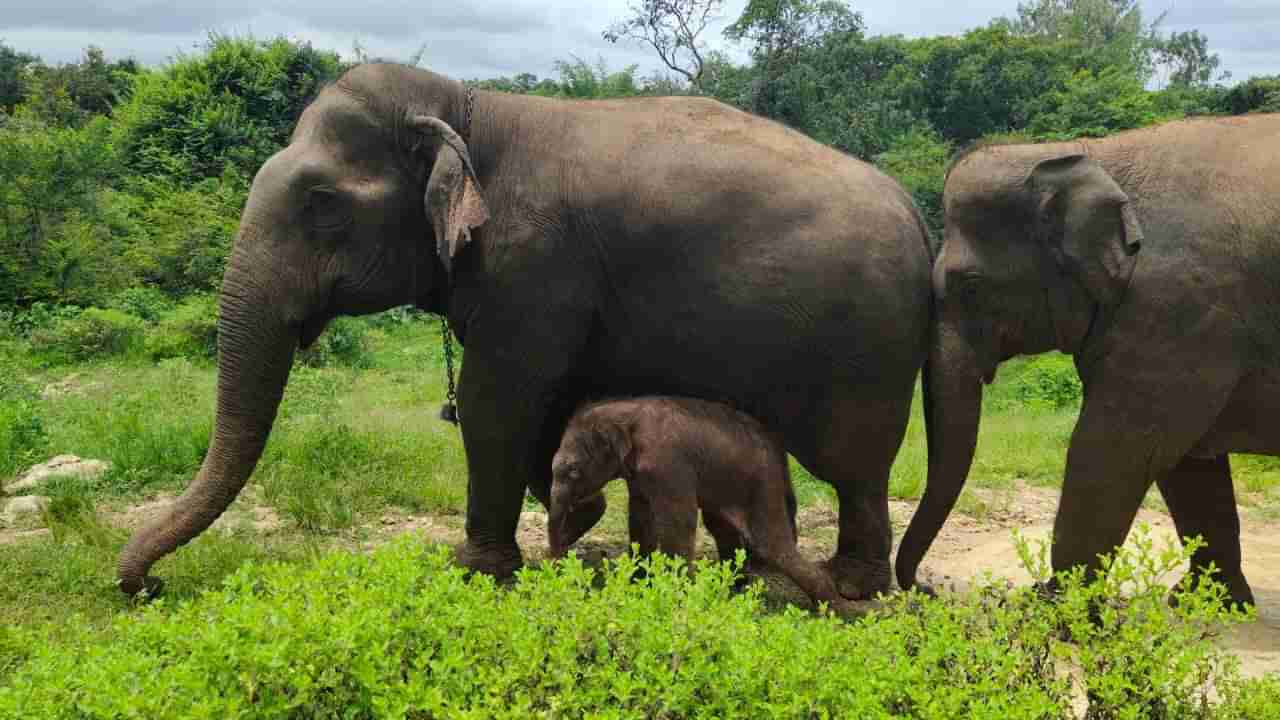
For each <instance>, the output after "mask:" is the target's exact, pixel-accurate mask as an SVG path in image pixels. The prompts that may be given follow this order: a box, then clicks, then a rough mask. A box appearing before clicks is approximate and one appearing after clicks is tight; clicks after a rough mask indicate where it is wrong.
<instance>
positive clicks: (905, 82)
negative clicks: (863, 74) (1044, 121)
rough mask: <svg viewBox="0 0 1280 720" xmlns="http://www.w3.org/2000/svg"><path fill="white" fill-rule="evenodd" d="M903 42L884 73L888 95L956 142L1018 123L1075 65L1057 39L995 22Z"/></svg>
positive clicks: (1016, 127) (1027, 117)
mask: <svg viewBox="0 0 1280 720" xmlns="http://www.w3.org/2000/svg"><path fill="white" fill-rule="evenodd" d="M904 47H905V54H906V59H905V61H904V62H902V63H899V64H897V65H895V66H894V68H893V69H892V71H891V72H890V74H889V82H890V83H891V84H892V85H893V88H892V89H891V90H890V91H889V93H890V95H891V96H892V97H896V98H899V100H900V102H901V103H902V104H903V106H904V107H905V108H906V109H908V110H909V111H910V112H911V113H913V114H915V115H918V116H919V117H922V118H924V119H926V120H928V121H929V124H930V125H932V126H933V127H934V128H935V129H936V130H937V131H938V132H939V133H940V134H941V135H942V137H943V138H944V139H946V140H947V141H950V142H953V143H957V144H963V143H967V142H970V141H973V140H976V139H978V138H980V137H983V136H985V135H990V134H993V133H1007V132H1018V131H1020V130H1024V129H1025V128H1026V127H1027V126H1028V125H1029V124H1030V122H1031V119H1032V117H1033V116H1034V115H1036V114H1037V113H1038V112H1039V109H1040V105H1041V104H1042V101H1043V98H1044V97H1045V96H1046V95H1047V94H1049V93H1050V92H1052V91H1053V90H1055V89H1056V88H1060V87H1061V86H1062V85H1063V84H1064V83H1065V82H1066V80H1067V78H1069V77H1070V76H1071V74H1072V72H1073V71H1074V69H1075V62H1074V60H1073V58H1072V53H1071V51H1070V49H1069V48H1068V47H1067V46H1065V45H1064V44H1062V43H1056V42H1048V41H1045V40H1043V39H1040V38H1033V37H1028V36H1025V35H1023V36H1020V35H1017V34H1015V33H1014V32H1013V31H1012V30H1011V29H1010V28H1009V27H1008V25H1007V24H1002V23H993V24H992V25H990V26H988V27H985V28H978V29H975V30H971V31H969V32H967V33H965V34H964V35H962V36H958V37H957V36H941V37H934V38H921V39H918V40H911V41H906V42H905V43H904Z"/></svg>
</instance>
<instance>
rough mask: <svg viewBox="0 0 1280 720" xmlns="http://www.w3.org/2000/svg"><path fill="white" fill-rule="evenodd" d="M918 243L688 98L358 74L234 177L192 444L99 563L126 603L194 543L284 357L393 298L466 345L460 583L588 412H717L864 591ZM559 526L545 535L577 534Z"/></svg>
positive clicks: (801, 139)
mask: <svg viewBox="0 0 1280 720" xmlns="http://www.w3.org/2000/svg"><path fill="white" fill-rule="evenodd" d="M929 267H930V258H929V249H928V246H927V242H926V234H925V231H924V229H923V225H922V223H921V221H920V217H919V215H918V214H917V212H916V211H915V209H914V207H913V205H912V203H911V200H910V198H909V196H908V195H907V194H906V193H905V192H904V191H903V190H902V189H901V187H900V186H899V185H897V184H896V183H895V182H894V181H893V180H891V179H890V178H889V177H887V176H885V175H883V174H882V173H880V172H878V171H877V170H875V169H874V168H872V167H871V166H869V165H867V164H864V163H862V162H859V161H857V160H855V159H852V158H849V157H847V156H845V155H842V154H840V153H839V152H837V151H835V150H832V149H830V148H827V147H825V146H823V145H821V144H819V143H817V142H814V141H812V140H810V139H808V138H806V137H805V136H803V135H801V134H800V133H797V132H794V131H792V130H789V129H786V128H784V127H782V126H781V125H778V124H775V123H773V122H769V121H767V120H764V119H761V118H758V117H753V116H751V115H749V114H747V113H743V112H740V111H738V110H735V109H733V108H730V107H728V106H725V105H723V104H720V103H718V102H714V101H712V100H707V99H697V98H647V99H631V100H621V101H565V100H555V99H548V98H539V97H530V96H516V95H509V94H503V93H497V92H483V91H473V90H469V89H468V88H467V87H465V86H464V85H462V84H461V83H458V82H456V81H453V80H451V79H448V78H445V77H442V76H440V75H437V74H433V73H430V72H427V71H424V70H420V69H414V68H407V67H404V66H398V65H392V64H367V65H362V66H359V67H356V68H354V69H352V70H350V71H349V72H348V73H346V74H345V75H344V76H343V77H342V78H341V79H340V80H338V81H337V82H336V83H335V84H333V85H332V86H330V87H328V88H326V89H325V90H324V91H323V92H321V93H320V95H319V96H318V97H317V99H316V100H315V101H314V102H313V103H312V104H311V105H310V106H309V107H308V108H307V109H306V110H305V112H303V114H302V116H301V117H300V118H299V120H298V124H297V127H296V128H295V130H294V132H293V135H292V138H291V140H290V143H289V145H288V146H287V147H286V148H284V149H283V150H281V151H280V152H279V153H277V154H276V155H274V156H273V157H272V158H271V159H269V160H268V161H267V162H266V163H265V164H264V165H263V166H262V168H261V169H260V170H259V172H258V174H257V176H256V177H255V178H254V181H253V186H252V189H251V191H250V193H249V198H248V201H247V204H246V206H245V208H244V212H243V215H242V218H241V223H240V231H239V235H238V237H237V238H236V241H235V244H234V247H233V248H232V251H231V255H230V257H229V259H228V262H227V269H226V274H225V276H224V279H223V284H222V291H221V297H220V308H221V317H220V320H219V327H218V331H219V332H218V351H219V353H218V355H219V357H218V393H217V414H216V422H215V426H214V433H213V438H212V441H211V445H210V448H209V451H208V454H207V455H206V456H205V459H204V463H203V465H202V466H201V468H200V471H199V473H198V475H197V476H196V477H195V479H194V480H193V482H192V483H191V485H190V486H189V487H188V488H187V490H186V491H185V492H184V493H183V495H182V496H181V497H180V498H178V499H177V500H176V501H175V502H174V504H173V505H172V509H171V510H170V511H169V512H168V513H167V515H165V516H164V517H163V518H161V519H159V520H157V521H155V522H152V523H150V524H148V525H147V526H145V527H143V528H141V529H140V530H139V531H137V532H136V533H135V534H134V535H133V537H132V538H131V539H130V541H129V543H128V545H127V547H126V548H125V549H124V551H123V553H122V555H121V557H120V561H119V580H120V587H121V588H122V589H123V590H124V592H126V593H128V594H133V593H136V592H138V591H140V590H142V589H143V588H150V589H158V580H157V579H154V578H149V577H148V575H147V573H148V570H149V568H150V567H151V565H152V564H153V563H154V562H155V561H156V560H157V559H159V558H160V557H162V556H164V555H165V554H167V553H169V552H171V551H173V550H174V549H176V548H177V547H179V546H180V545H182V544H184V543H186V542H188V541H190V540H191V539H192V538H194V537H195V536H196V535H198V534H199V533H200V532H202V531H203V530H205V529H206V528H207V527H208V526H209V525H210V524H211V523H212V522H213V521H214V520H215V519H216V518H217V517H218V515H219V514H220V513H222V512H223V510H224V509H225V508H226V507H227V505H228V504H229V503H230V502H231V501H232V499H234V498H235V496H236V494H237V493H238V492H239V491H240V489H241V488H242V487H243V485H244V483H245V481H246V480H247V478H248V477H249V476H250V474H251V472H252V471H253V469H254V466H255V465H256V463H257V461H258V459H259V456H260V455H261V453H262V450H263V446H264V444H265V442H266V440H267V436H268V434H269V433H270V431H271V426H272V422H273V420H274V418H275V414H276V411H277V408H278V405H279V402H280V399H281V396H282V393H283V390H284V387H285V383H286V381H287V379H288V375H289V370H290V367H291V364H292V358H293V354H294V350H295V348H297V347H299V346H302V347H306V346H307V345H308V344H309V343H311V342H312V341H314V340H315V339H316V337H317V336H319V335H320V333H321V331H322V330H323V329H324V327H325V323H326V322H327V321H328V320H330V319H331V318H332V317H334V316H335V315H339V314H361V313H371V312H375V311H379V310H383V309H386V308H390V307H393V306H397V305H401V304H406V303H414V304H416V305H418V306H419V307H422V308H424V309H426V310H429V311H432V312H436V313H441V314H445V315H446V316H447V318H448V321H449V323H450V325H451V327H452V328H453V330H454V331H455V332H456V334H457V336H458V338H459V339H460V340H461V342H463V343H464V344H465V347H466V363H465V365H464V367H463V368H462V373H461V378H460V385H459V389H458V401H459V406H458V411H459V415H460V418H461V428H462V437H463V442H464V445H465V451H466V458H467V470H468V487H467V517H466V540H465V542H463V543H462V544H461V545H460V546H459V547H458V548H457V551H456V555H457V559H458V561H459V562H460V563H461V564H463V565H465V566H467V567H469V568H471V569H474V570H479V571H483V572H486V573H491V574H493V575H496V576H499V577H503V576H508V575H510V574H511V573H513V572H514V571H515V570H516V569H517V568H518V567H519V566H520V565H521V562H522V558H521V553H520V549H519V547H518V546H517V544H516V539H515V531H516V524H517V521H518V519H519V516H520V508H521V503H522V499H523V496H524V493H525V490H526V488H527V489H528V490H529V491H531V492H532V493H533V495H534V496H536V497H537V498H538V499H539V500H541V501H542V503H543V504H544V505H545V504H546V503H547V502H548V491H549V487H550V480H551V458H552V455H553V454H554V452H555V449H556V447H557V445H558V442H559V439H560V433H561V432H562V431H563V429H564V425H565V422H566V420H567V418H568V417H569V414H570V412H571V411H572V409H573V407H574V405H575V404H576V403H577V402H578V401H580V400H581V399H582V398H584V397H586V396H588V395H589V394H594V393H600V392H609V393H629V392H643V393H667V394H683V395H693V396H700V397H706V398H711V399H718V400H723V401H727V402H731V403H732V404H734V405H736V406H738V407H740V408H742V409H744V410H746V411H748V412H750V413H752V414H754V415H756V416H758V417H759V418H760V419H761V420H762V421H763V422H765V423H766V424H767V425H769V426H771V427H773V428H777V429H778V430H779V431H781V433H782V434H783V436H784V437H785V441H786V443H787V448H788V450H789V451H790V452H791V453H793V454H794V455H796V456H797V457H798V458H799V460H800V461H801V462H802V463H803V464H804V465H805V466H806V467H808V468H809V469H811V470H812V471H813V472H814V474H816V475H817V476H819V477H821V478H823V479H825V480H826V481H828V482H830V483H833V484H834V485H835V487H836V489H837V490H838V496H839V498H840V538H839V545H838V548H837V552H836V554H835V556H834V558H833V559H832V562H831V567H832V568H833V570H834V571H835V573H836V576H837V578H838V580H839V581H840V585H841V588H842V591H843V592H844V593H846V594H847V595H849V596H850V597H855V598H856V597H865V596H868V595H870V594H872V593H874V592H876V591H881V590H885V589H887V588H888V586H889V583H890V577H891V574H890V571H889V552H890V526H889V516H888V501H887V484H888V474H889V468H890V465H891V464H892V462H893V459H894V456H895V455H896V453H897V450H898V448H899V446H900V444H901V441H902V437H903V434H904V432H905V428H906V424H907V417H908V414H909V410H910V405H911V399H912V391H913V385H914V382H915V377H916V373H917V372H918V371H919V369H920V368H921V366H922V363H923V362H924V358H925V352H926V347H927V335H928V327H929V321H930V313H931V299H930V291H929ZM603 512H604V500H603V497H602V496H601V497H598V498H597V499H596V500H595V501H594V502H591V503H586V504H584V505H582V506H579V507H578V508H576V514H575V516H574V518H573V521H572V532H571V533H570V538H569V541H570V542H572V541H573V540H574V539H576V537H577V536H578V535H581V533H583V532H585V531H586V529H587V528H589V527H590V526H591V525H593V524H594V523H595V521H596V520H598V519H599V517H600V515H601V513H603Z"/></svg>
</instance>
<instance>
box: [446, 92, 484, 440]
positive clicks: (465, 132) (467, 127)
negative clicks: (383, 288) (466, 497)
mask: <svg viewBox="0 0 1280 720" xmlns="http://www.w3.org/2000/svg"><path fill="white" fill-rule="evenodd" d="M465 87H466V88H467V96H466V101H465V102H464V103H463V109H462V132H461V133H459V134H460V135H461V137H462V142H463V143H467V144H469V143H470V142H471V115H472V113H474V112H475V106H476V91H475V88H473V87H471V86H470V85H466V86H465ZM440 339H441V341H442V343H443V344H444V377H445V381H446V382H447V383H448V384H447V386H446V388H445V401H444V405H441V406H440V418H441V419H442V420H445V421H446V422H451V423H453V424H454V425H460V424H461V418H460V417H459V415H458V393H457V391H456V389H455V388H454V384H453V333H452V332H450V331H449V316H448V313H447V312H446V313H445V314H443V315H441V316H440Z"/></svg>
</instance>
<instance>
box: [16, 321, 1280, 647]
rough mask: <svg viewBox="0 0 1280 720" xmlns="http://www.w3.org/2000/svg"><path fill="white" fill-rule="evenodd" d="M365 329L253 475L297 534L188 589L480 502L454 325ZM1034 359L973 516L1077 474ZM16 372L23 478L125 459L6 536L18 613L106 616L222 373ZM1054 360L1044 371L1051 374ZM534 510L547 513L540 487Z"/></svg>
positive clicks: (284, 417) (909, 460)
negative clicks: (130, 524)
mask: <svg viewBox="0 0 1280 720" xmlns="http://www.w3.org/2000/svg"><path fill="white" fill-rule="evenodd" d="M365 341H366V349H365V351H364V355H363V356H362V360H361V362H360V363H359V364H360V365H361V366H362V368H361V369H358V370H357V369H353V368H351V367H348V366H344V365H336V364H327V365H325V366H321V367H309V366H305V365H299V366H297V367H296V368H295V369H294V372H293V375H292V378H291V382H290V384H289V386H288V388H287V390H286V393H285V398H284V402H283V404H282V406H281V409H280V413H279V417H278V421H277V423H276V426H275V430H274V432H273V433H272V435H271V438H270V440H269V442H268V444H267V448H266V451H265V453H264V455H263V458H262V461H261V462H260V463H259V465H258V468H257V470H256V472H255V474H254V476H253V478H252V479H251V481H250V482H251V484H252V485H254V486H256V490H257V492H256V494H255V497H256V498H257V500H256V501H257V502H262V503H265V504H266V505H269V506H270V507H271V508H272V509H274V511H275V512H276V513H277V514H278V515H279V516H280V517H281V518H282V519H283V521H284V527H283V528H282V529H281V531H280V532H276V533H274V534H271V535H269V536H262V537H258V536H255V535H253V533H252V532H238V533H232V534H230V535H228V534H224V533H215V532H207V533H205V534H203V535H202V536H201V537H199V538H198V539H196V540H195V541H194V542H192V543H191V544H190V545H188V546H187V547H185V548H184V549H183V550H182V552H179V553H175V554H173V555H171V556H169V557H167V558H165V559H164V560H162V561H161V563H160V564H159V565H158V566H157V567H156V572H157V573H158V574H161V575H163V576H164V577H165V579H166V582H167V583H168V585H167V587H168V592H169V593H170V595H171V596H172V597H177V598H186V597H194V596H195V595H196V594H198V593H199V592H200V591H202V590H205V589H208V588H211V587H214V586H216V585H217V584H218V582H219V581H220V578H222V577H223V576H225V575H226V574H228V573H230V572H231V571H233V570H234V569H235V568H236V567H238V566H239V565H241V564H242V563H244V562H245V561H246V560H249V559H259V560H261V559H298V558H302V557H308V556H309V554H310V553H312V552H313V551H314V550H315V549H316V548H320V547H332V546H333V543H334V542H335V541H344V540H349V539H350V538H351V537H354V536H359V534H360V533H361V532H364V530H363V529H362V528H364V527H366V526H367V525H368V524H369V523H370V522H371V521H374V522H376V520H377V519H378V518H379V516H381V515H383V514H388V513H391V514H394V513H396V512H399V511H408V512H430V513H434V514H444V515H450V514H452V515H458V514H461V513H462V512H463V510H464V509H465V502H466V471H465V462H464V457H463V451H462V442H461V436H460V434H459V432H458V430H457V428H455V427H454V426H452V425H449V424H447V423H444V422H442V421H441V420H439V418H438V416H437V411H438V408H439V405H440V403H441V402H442V401H443V399H444V386H445V383H444V362H443V355H442V352H441V346H440V336H439V327H438V325H437V324H436V323H435V322H407V323H391V322H377V321H374V322H369V323H368V328H367V331H366V335H365ZM1027 368H1028V363H1027V361H1012V362H1010V363H1007V364H1006V365H1005V366H1004V368H1002V371H1001V373H1000V377H999V379H998V380H997V382H996V383H995V384H994V385H993V386H991V387H989V388H988V389H987V391H986V395H985V401H984V413H983V414H984V417H983V424H982V429H981V434H980V436H979V441H978V450H977V457H976V458H975V462H974V466H973V473H972V475H971V479H970V482H969V486H970V487H971V488H977V489H986V490H995V491H997V492H994V493H991V492H984V493H982V494H981V495H978V494H975V493H968V492H967V493H966V494H965V495H964V496H962V498H961V501H960V510H961V511H962V512H966V513H968V514H970V515H973V516H976V517H978V518H981V517H983V516H984V515H986V514H987V513H989V512H992V511H1001V510H1003V509H1006V508H1004V507H1003V504H1006V503H1008V502H1010V501H1011V499H1012V497H1013V495H1012V491H1013V488H1014V486H1015V484H1017V483H1026V484H1030V485H1035V486H1043V487H1057V486H1058V485H1059V484H1060V482H1061V476H1062V469H1063V463H1064V460H1065V456H1066V446H1067V441H1068V438H1069V436H1070V432H1071V428H1072V425H1073V424H1074V422H1075V417H1076V408H1075V407H1074V406H1067V407H1060V406H1055V405H1052V404H1044V403H1028V402H1025V401H1024V400H1025V394H1026V387H1027V384H1026V383H1025V382H1022V378H1024V377H1027V376H1028V375H1027ZM0 370H3V371H4V372H0V375H3V376H4V377H6V378H8V380H5V382H6V383H8V384H7V385H2V386H0V396H3V397H4V398H5V400H6V402H5V406H4V408H3V410H4V412H6V413H9V415H4V416H0V426H4V425H5V423H8V425H7V427H8V429H9V430H12V431H13V432H9V433H8V434H5V433H0V471H3V472H4V473H5V474H6V475H9V474H13V473H15V472H17V471H18V469H20V468H22V467H25V466H26V465H28V464H30V463H31V462H37V461H40V460H43V459H45V458H47V457H49V456H51V455H54V454H61V453H73V454H76V455H80V456H82V457H86V458H102V459H106V460H109V461H110V462H111V463H112V468H111V470H110V472H108V473H107V474H106V475H105V476H103V477H102V478H100V479H99V480H98V481H96V482H95V483H92V484H85V483H82V482H63V481H54V482H53V483H51V484H49V485H47V486H46V488H45V489H44V491H43V492H44V493H45V494H48V495H50V496H51V497H52V498H53V504H52V506H51V507H50V508H49V510H48V512H47V513H46V514H45V517H44V518H42V519H41V520H40V521H39V522H40V523H43V524H47V525H49V527H51V528H52V529H53V530H54V533H53V534H52V535H51V536H48V537H45V538H42V539H38V540H34V541H23V542H22V543H19V544H15V545H6V546H0V560H2V561H0V625H4V624H6V623H15V624H24V625H25V624H30V623H41V622H46V621H47V622H54V623H56V622H58V621H60V620H62V619H65V618H67V617H69V616H71V615H73V614H81V615H84V616H86V617H88V618H90V619H95V620H106V619H107V618H110V617H112V616H113V615H115V614H118V613H120V612H121V611H122V610H123V609H124V608H125V607H126V605H125V602H124V600H123V598H122V597H121V596H120V593H118V592H117V591H116V590H115V588H114V586H113V584H112V583H113V578H114V572H115V567H114V563H115V559H116V555H117V553H118V552H119V550H120V548H121V547H122V545H123V543H124V541H125V539H126V537H127V533H126V532H125V531H124V530H122V529H117V528H115V527H112V526H110V525H108V524H107V523H105V522H104V521H103V519H102V515H101V511H105V510H111V509H120V508H122V507H124V506H126V505H128V504H130V503H136V502H138V501H140V500H143V499H147V498H151V497H154V496H155V495H157V494H159V493H177V492H180V491H181V489H182V488H183V487H184V486H185V485H186V483H187V482H189V480H190V478H191V477H192V476H193V474H194V473H195V472H196V470H197V469H198V467H199V464H200V462H201V460H202V458H203V456H204V453H205V450H206V448H207V444H208V440H209V434H210V429H211V426H212V418H213V408H214V386H215V373H214V368H213V366H212V364H211V363H209V362H207V361H190V360H186V359H181V358H178V359H168V360H161V361H159V362H151V361H148V360H146V359H144V358H140V357H135V358H134V359H130V360H95V361H91V362H87V363H82V364H79V365H75V366H54V367H42V366H41V365H40V364H39V362H38V360H32V359H31V358H30V357H28V356H27V355H24V353H23V347H22V346H21V345H20V344H17V343H15V342H14V341H12V340H9V341H0ZM1037 372H1040V373H1041V375H1037V376H1036V377H1041V376H1042V375H1043V372H1042V368H1041V370H1038V371H1037ZM15 378H16V379H15ZM1041 379H1042V378H1041ZM1037 382H1039V380H1038V381H1037ZM51 383H58V384H59V385H60V386H63V387H64V389H66V390H69V392H64V393H62V394H59V395H57V396H54V397H48V398H42V397H41V394H40V392H39V391H40V389H41V388H44V387H46V386H48V385H50V384H51ZM6 418H8V419H6ZM13 418H16V420H14V419H13ZM14 428H16V430H15V429H14ZM4 429H5V427H0V430H4ZM1233 462H1234V466H1233V469H1234V471H1235V476H1236V486H1237V489H1238V493H1239V495H1240V498H1241V502H1242V503H1244V504H1251V505H1254V506H1256V507H1257V509H1258V511H1259V512H1261V513H1262V514H1263V515H1264V516H1268V517H1270V516H1280V510H1277V508H1280V460H1276V459H1274V458H1262V457H1249V456H1238V457H1236V458H1234V460H1233ZM925 466H926V457H925V437H924V427H923V420H922V417H921V402H920V396H919V392H918V391H917V396H916V399H915V404H914V407H913V411H912V416H911V423H910V426H909V427H908V430H907V433H906V437H905V439H904V442H903V446H902V450H901V452H900V453H899V457H898V460H897V462H896V464H895V465H894V467H893V470H892V477H891V486H890V491H891V495H892V496H894V497H897V498H908V499H909V498H915V497H918V496H919V495H920V493H921V491H922V490H923V480H924V471H925ZM793 474H794V478H795V484H796V492H797V496H798V500H799V502H800V504H801V505H802V506H805V505H811V504H813V503H825V504H827V505H828V506H830V507H834V506H835V505H836V502H835V493H834V491H833V489H832V488H831V487H830V486H829V485H827V484H826V483H824V482H822V481H820V480H817V479H816V478H814V477H813V476H811V475H810V474H809V473H808V472H807V471H805V470H804V469H803V468H801V467H799V465H798V464H795V463H794V461H793ZM999 491H1008V493H1007V494H1002V493H1001V492H999ZM608 493H609V500H610V510H609V513H608V514H607V515H606V516H605V518H604V519H603V520H602V523H601V525H600V532H602V533H604V534H606V535H608V536H609V537H625V534H626V513H625V508H626V493H625V487H624V486H623V484H622V483H614V484H612V485H610V487H609V490H608ZM1153 497H1155V500H1153V501H1152V502H1154V503H1158V495H1155V494H1153ZM95 508H97V509H96V510H95ZM526 509H529V510H541V509H542V508H540V507H539V506H538V504H537V503H536V501H533V500H532V498H529V499H527V501H526ZM51 600H52V601H51Z"/></svg>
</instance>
